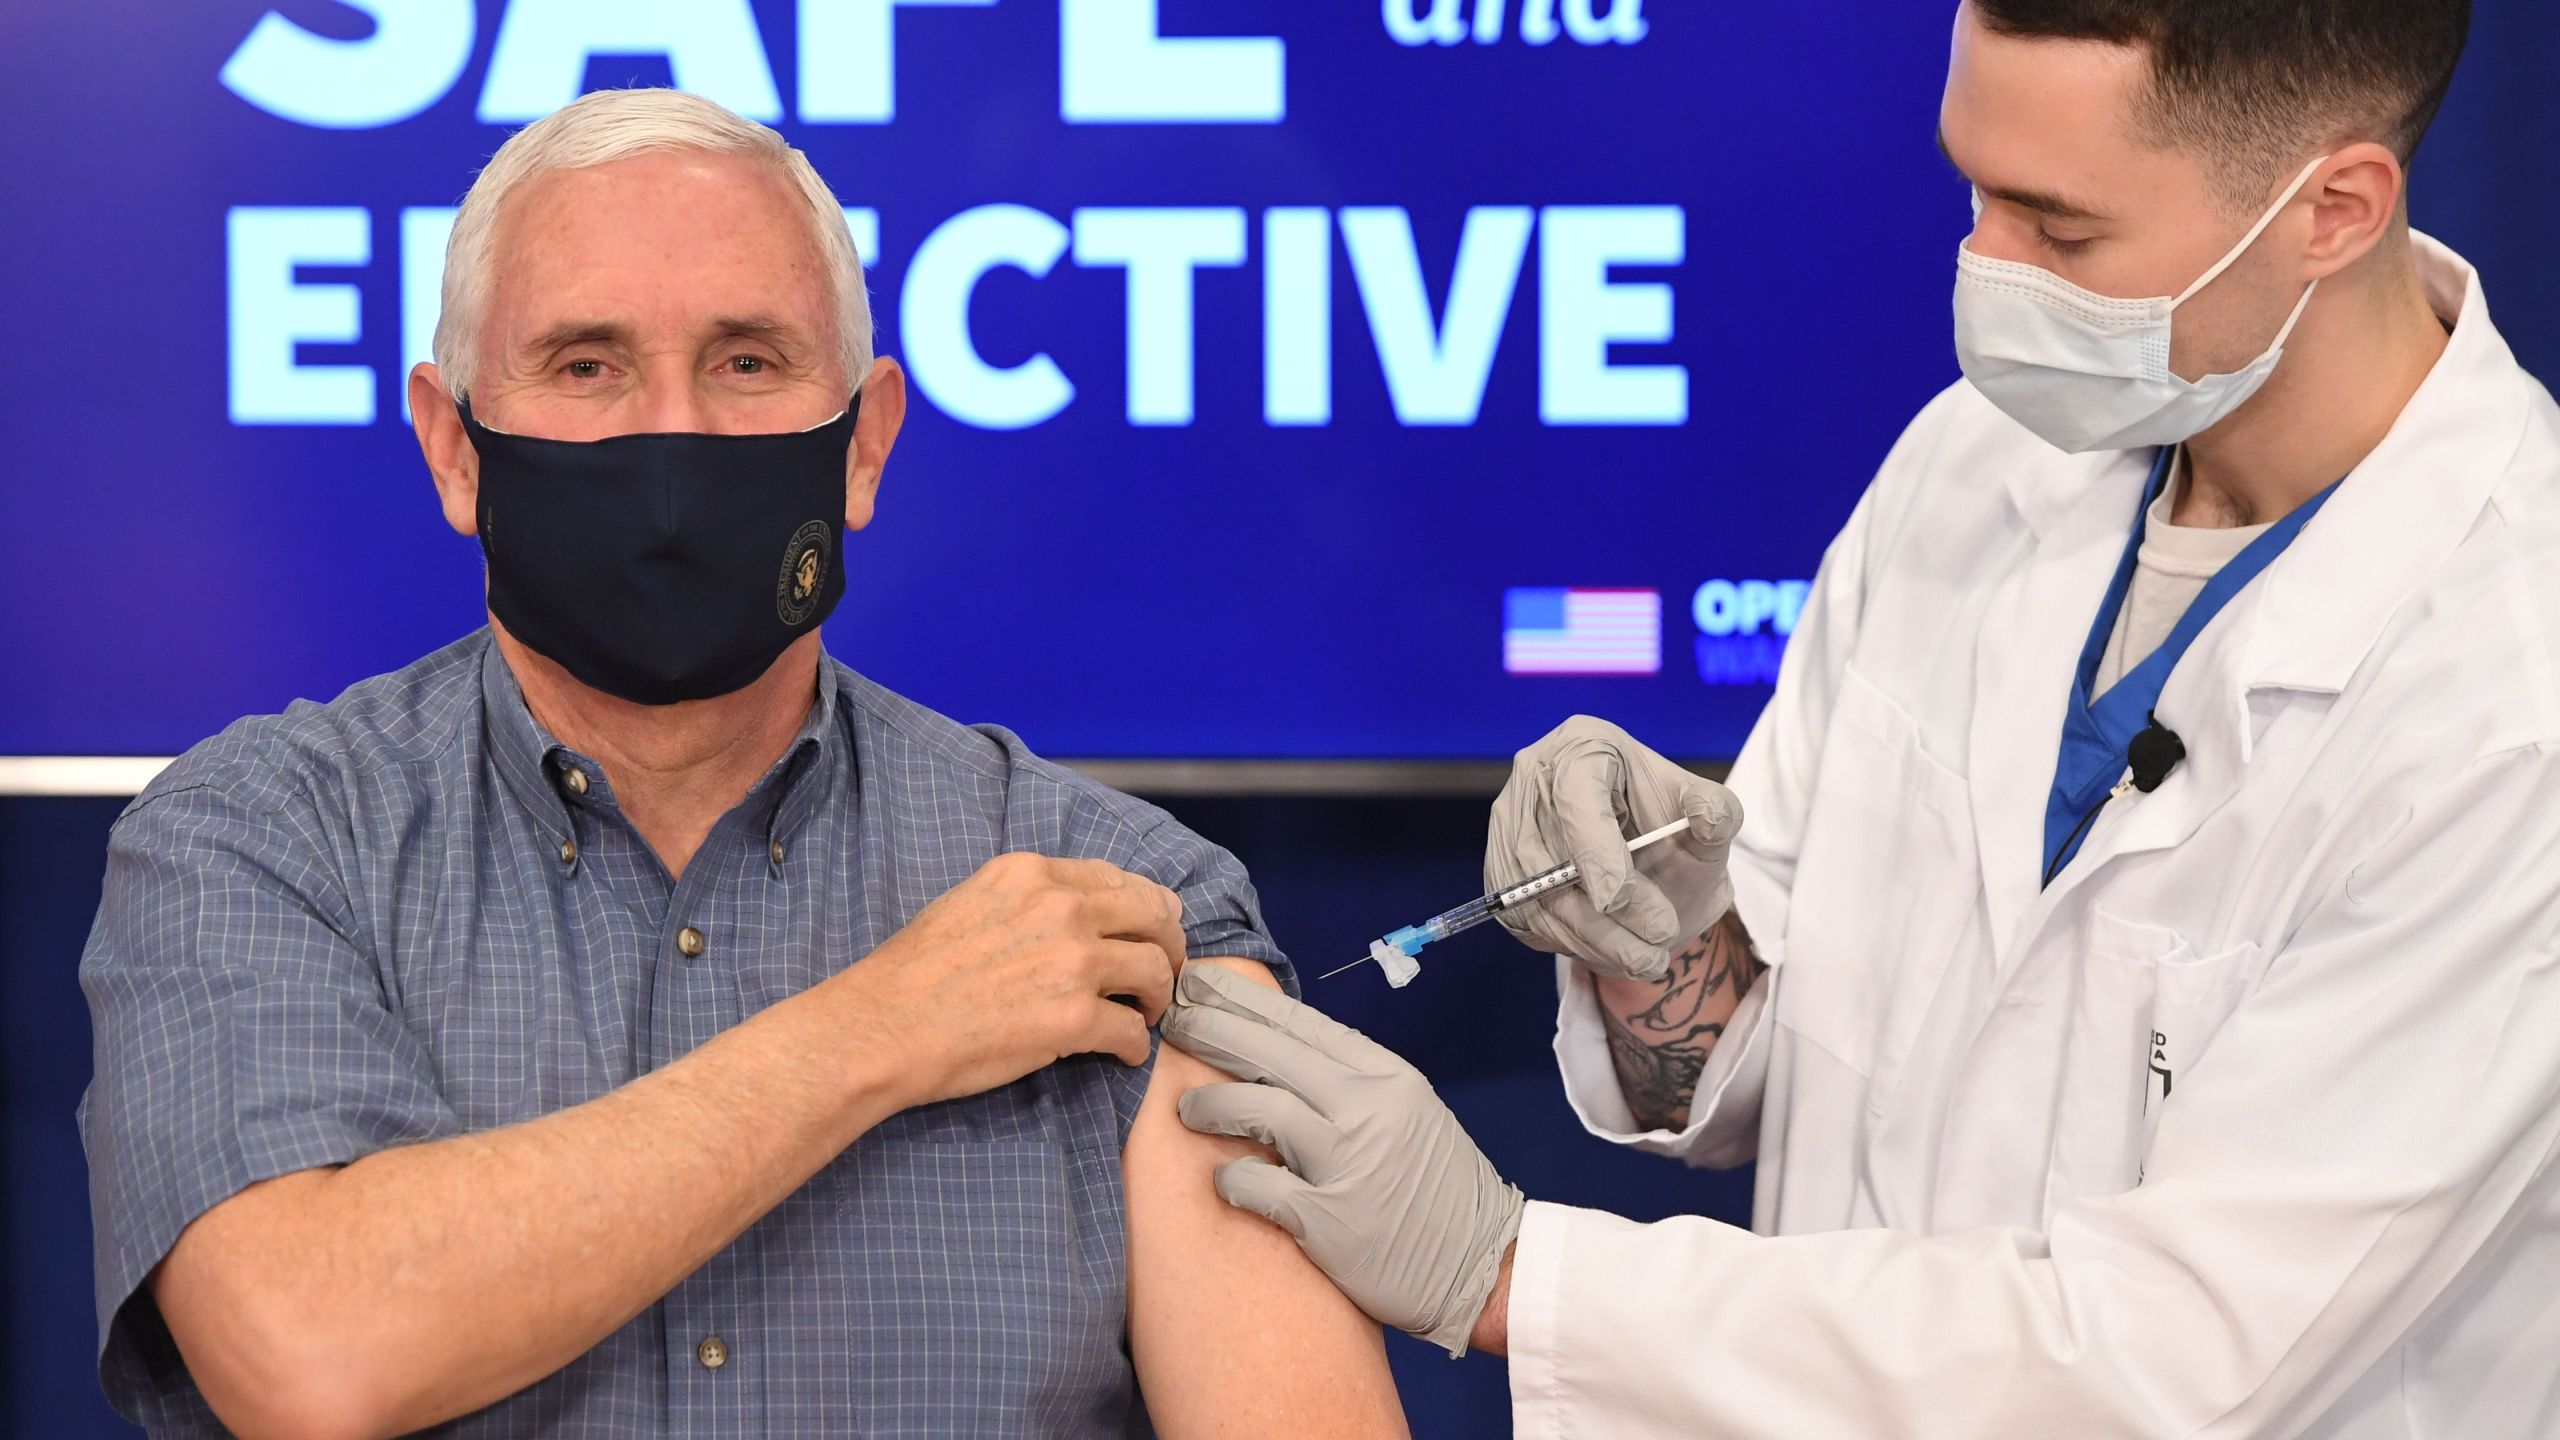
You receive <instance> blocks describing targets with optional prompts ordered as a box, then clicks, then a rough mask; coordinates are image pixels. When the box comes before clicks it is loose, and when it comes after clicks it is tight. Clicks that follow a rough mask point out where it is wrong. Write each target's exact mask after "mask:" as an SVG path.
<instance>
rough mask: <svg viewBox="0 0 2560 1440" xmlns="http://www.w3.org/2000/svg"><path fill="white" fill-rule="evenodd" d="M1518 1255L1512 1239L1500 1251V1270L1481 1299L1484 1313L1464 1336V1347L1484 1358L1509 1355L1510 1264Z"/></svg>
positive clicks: (1517, 1249) (1518, 1251) (1518, 1245)
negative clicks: (1490, 1291)
mask: <svg viewBox="0 0 2560 1440" xmlns="http://www.w3.org/2000/svg"><path fill="white" fill-rule="evenodd" d="M1519 1253H1520V1242H1519V1241H1518V1240H1513V1241H1512V1242H1511V1243H1510V1244H1509V1245H1508V1246H1506V1247H1504V1249H1503V1252H1502V1269H1501V1270H1500V1272H1499V1273H1497V1274H1496V1275H1495V1276H1494V1277H1493V1293H1492V1294H1490V1295H1487V1296H1486V1297H1485V1299H1484V1310H1483V1311H1482V1313H1480V1314H1478V1315H1477V1316H1476V1328H1475V1329H1474V1330H1473V1331H1472V1332H1470V1333H1469V1334H1468V1336H1467V1348H1468V1349H1470V1350H1481V1351H1483V1352H1484V1353H1485V1354H1487V1355H1508V1354H1510V1353H1511V1261H1512V1257H1513V1256H1515V1255H1517V1254H1519Z"/></svg>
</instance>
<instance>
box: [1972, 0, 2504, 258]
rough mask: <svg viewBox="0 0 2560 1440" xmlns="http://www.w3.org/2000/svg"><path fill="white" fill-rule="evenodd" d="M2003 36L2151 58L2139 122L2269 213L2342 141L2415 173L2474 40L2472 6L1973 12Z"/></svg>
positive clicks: (1999, 8) (2082, 4)
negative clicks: (2275, 197) (2382, 152)
mask: <svg viewBox="0 0 2560 1440" xmlns="http://www.w3.org/2000/svg"><path fill="white" fill-rule="evenodd" d="M1973 6H1974V10H1975V12H1976V13H1977V14H1978V15H1979V16H1980V17H1981V19H1982V22H1983V24H1984V25H1985V27H1987V28H1988V29H1990V30H1991V31H1992V32H1993V33H1995V34H2001V35H2017V36H2026V37H2049V38H2053V39H2069V40H2099V41H2106V42H2110V43H2113V44H2118V45H2136V46H2140V47H2142V48H2144V49H2146V50H2148V51H2149V52H2150V54H2151V89H2150V93H2149V94H2148V95H2147V96H2146V97H2145V98H2144V101H2143V104H2142V111H2143V114H2142V117H2141V118H2142V120H2143V122H2144V124H2145V125H2146V126H2147V127H2148V128H2149V129H2150V130H2151V132H2152V133H2153V134H2154V135H2155V136H2156V137H2158V138H2159V139H2160V140H2162V141H2163V142H2165V143H2167V144H2170V145H2174V146H2178V147H2180V148H2184V149H2193V150H2197V151H2200V152H2202V153H2204V154H2205V155H2207V156H2208V157H2209V158H2210V159H2211V160H2212V161H2213V162H2214V164H2215V167H2216V170H2217V175H2218V179H2219V180H2220V182H2221V187H2222V189H2223V190H2224V192H2225V198H2227V199H2228V200H2230V201H2231V202H2232V203H2233V204H2234V205H2235V206H2240V207H2243V208H2250V207H2255V206H2257V205H2261V204H2263V203H2265V201H2266V198H2267V191H2268V190H2270V189H2272V188H2273V187H2274V186H2275V185H2276V184H2277V183H2279V182H2280V181H2281V180H2282V179H2283V178H2284V177H2283V175H2282V173H2281V172H2283V171H2285V170H2288V169H2291V168H2292V167H2294V166H2297V165H2300V164H2302V163H2303V162H2305V161H2307V160H2309V159H2310V158H2311V157H2312V155H2313V153H2315V147H2318V146H2321V145H2326V144H2329V143H2332V142H2352V141H2358V140H2372V141H2378V142H2380V143H2382V144H2386V145H2389V146H2390V147H2391V148H2392V149H2393V150H2394V151H2395V152H2396V153H2397V154H2398V155H2399V157H2400V161H2401V163H2402V164H2403V165H2406V164H2408V163H2409V162H2410V160H2411V159H2412V158H2413V157H2415V156H2416V154H2417V150H2418V142H2419V141H2420V140H2422V139H2424V138H2425V136H2426V133H2427V127H2428V126H2429V125H2431V124H2433V123H2434V122H2435V118H2436V111H2437V110H2438V109H2439V108H2440V107H2442V106H2443V104H2444V97H2445V92H2446V91H2447V90H2448V89H2449V88H2451V86H2452V84H2453V71H2454V67H2455V66H2456V65H2457V64H2459V63H2460V61H2461V59H2462V47H2463V44H2464V42H2465V41H2466V40H2467V39H2468V38H2469V36H2470V33H2471V0H1973Z"/></svg>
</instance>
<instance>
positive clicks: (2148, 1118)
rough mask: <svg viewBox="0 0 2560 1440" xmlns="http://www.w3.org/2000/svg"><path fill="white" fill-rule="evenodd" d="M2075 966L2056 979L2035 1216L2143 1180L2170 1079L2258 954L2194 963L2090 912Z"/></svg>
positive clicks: (2174, 1080)
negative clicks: (2046, 1171) (2045, 1151)
mask: <svg viewBox="0 0 2560 1440" xmlns="http://www.w3.org/2000/svg"><path fill="white" fill-rule="evenodd" d="M2082 933H2083V937H2084V938H2083V944H2082V947H2081V953H2080V955H2079V957H2078V963H2077V964H2073V965H2066V966H2063V967H2061V969H2060V971H2059V972H2058V973H2059V974H2060V975H2062V976H2065V977H2067V983H2065V984H2062V985H2058V986H2055V987H2053V993H2052V998H2051V1003H2052V1004H2053V1006H2054V1007H2056V1008H2057V1009H2058V1010H2059V1011H2060V1013H2059V1014H2058V1015H2056V1016H2053V1017H2052V1018H2050V1019H2048V1020H2047V1021H2046V1023H2048V1024H2057V1022H2058V1024H2057V1028H2058V1030H2059V1033H2060V1036H2061V1040H2062V1053H2061V1055H2060V1057H2059V1059H2060V1069H2061V1073H2060V1075H2059V1077H2058V1078H2059V1081H2060V1091H2059V1093H2060V1105H2059V1106H2058V1107H2057V1112H2056V1114H2055V1117H2054V1127H2055V1128H2054V1140H2053V1158H2052V1166H2051V1175H2050V1184H2049V1186H2048V1188H2047V1202H2046V1209H2047V1212H2048V1218H2050V1212H2051V1211H2052V1210H2053V1209H2055V1208H2057V1207H2059V1206H2060V1205H2061V1204H2063V1203H2064V1202H2066V1201H2068V1200H2072V1199H2075V1198H2080V1197H2085V1196H2092V1195H2113V1194H2118V1193H2121V1192H2123V1191H2125V1190H2129V1189H2132V1188H2133V1187H2134V1186H2135V1185H2138V1184H2140V1183H2141V1180H2142V1162H2143V1157H2144V1156H2146V1155H2148V1154H2149V1153H2150V1150H2151V1140H2152V1137H2153V1136H2154V1135H2156V1134H2157V1133H2158V1132H2159V1128H2160V1119H2161V1116H2162V1114H2163V1113H2164V1112H2166V1111H2167V1109H2168V1107H2169V1106H2170V1105H2171V1104H2172V1103H2174V1101H2175V1097H2176V1095H2177V1090H2178V1084H2179V1082H2180V1079H2181V1078H2182V1077H2183V1076H2184V1075H2186V1074H2187V1073H2188V1071H2189V1070H2191V1069H2192V1068H2193V1067H2194V1065H2195V1062H2196V1060H2197V1059H2198V1058H2199V1057H2200V1056H2202V1055H2203V1054H2204V1051H2205V1047H2206V1046H2208V1045H2210V1044H2211V1043H2212V1041H2213V1038H2214V1036H2215V1034H2216V1033H2217V1032H2219V1031H2220V1030H2221V1028H2222V1024H2223V1022H2224V1021H2225V1020H2228V1019H2229V1018H2231V1013H2232V1011H2234V1010H2235V1009H2237V1008H2239V1004H2240V1001H2241V998H2242V997H2243V996H2244V995H2245V994H2246V993H2247V990H2248V986H2249V984H2250V981H2251V980H2252V978H2253V977H2254V976H2255V975H2256V974H2257V973H2258V970H2259V968H2260V967H2259V964H2258V955H2259V950H2258V946H2257V945H2256V944H2254V943H2244V944H2240V945H2236V946H2232V947H2229V948H2227V949H2221V950H2218V951H2216V952H2215V953H2213V954H2210V955H2199V954H2197V953H2196V951H2195V948H2194V946H2193V945H2191V944H2190V943H2189V942H2188V941H2187V940H2186V939H2185V938H2184V937H2182V936H2180V935H2178V934H2177V933H2176V932H2174V931H2170V930H2165V929H2162V928H2160V927H2159V926H2156V925H2145V924H2140V923H2137V922H2135V921H2131V920H2126V919H2124V918H2122V917H2120V916H2117V915H2114V914H2111V913H2109V912H2108V911H2106V910H2104V909H2100V908H2097V907H2094V906H2093V907H2092V908H2091V909H2090V911H2089V918H2088V921H2087V923H2086V925H2085V927H2084V929H2083V932H2082Z"/></svg>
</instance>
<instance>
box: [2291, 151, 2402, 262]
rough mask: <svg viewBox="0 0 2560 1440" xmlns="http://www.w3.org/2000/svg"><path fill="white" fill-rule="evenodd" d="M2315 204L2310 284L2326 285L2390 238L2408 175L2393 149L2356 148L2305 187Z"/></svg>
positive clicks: (2331, 162)
mask: <svg viewBox="0 0 2560 1440" xmlns="http://www.w3.org/2000/svg"><path fill="white" fill-rule="evenodd" d="M2302 193H2303V194H2304V195H2305V196H2306V197H2308V198H2309V199H2310V201H2311V249H2310V252H2309V253H2308V254H2307V255H2306V256H2305V257H2304V259H2305V261H2306V269H2305V271H2304V273H2303V276H2302V278H2303V279H2304V280H2305V281H2311V280H2326V279H2328V278H2329V277H2330V276H2332V275H2335V274H2337V273H2338V272H2340V271H2342V270H2344V269H2346V268H2347V267H2348V266H2350V265H2353V264H2355V263H2356V262H2357V261H2359V260H2362V259H2363V258H2364V257H2365V256H2367V255H2369V254H2371V253H2373V247H2374V246H2376V245H2379V244H2381V243H2382V241H2383V240H2384V239H2386V238H2388V237H2389V236H2390V234H2391V233H2392V230H2393V229H2394V227H2395V226H2396V225H2397V224H2398V222H2399V219H2400V213H2401V211H2400V206H2401V202H2402V200H2404V199H2405V198H2406V197H2407V194H2408V175H2407V173H2406V172H2405V171H2403V170H2402V169H2401V168H2400V157H2399V156H2398V155H2395V154H2393V153H2392V151H2391V147H2389V146H2387V145H2377V144H2374V143H2373V142H2371V141H2365V142H2363V143H2361V144H2355V145H2350V146H2348V147H2347V148H2346V149H2344V150H2341V151H2339V152H2338V153H2337V154H2336V155H2334V156H2331V157H2330V159H2329V163H2328V164H2326V165H2323V166H2321V167H2320V170H2319V173H2317V174H2315V175H2313V176H2312V177H2311V179H2310V181H2309V182H2308V183H2306V184H2305V185H2304V186H2303V191H2302Z"/></svg>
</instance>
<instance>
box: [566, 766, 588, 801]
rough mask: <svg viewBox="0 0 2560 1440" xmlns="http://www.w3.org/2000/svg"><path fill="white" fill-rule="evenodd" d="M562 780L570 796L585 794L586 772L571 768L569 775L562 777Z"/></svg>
mask: <svg viewBox="0 0 2560 1440" xmlns="http://www.w3.org/2000/svg"><path fill="white" fill-rule="evenodd" d="M562 779H563V780H564V782H565V783H566V784H567V785H568V787H569V793H570V794H572V795H584V794H586V793H587V772H586V771H584V770H580V769H577V768H575V767H571V769H570V771H569V773H568V774H567V775H566V776H563V777H562Z"/></svg>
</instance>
